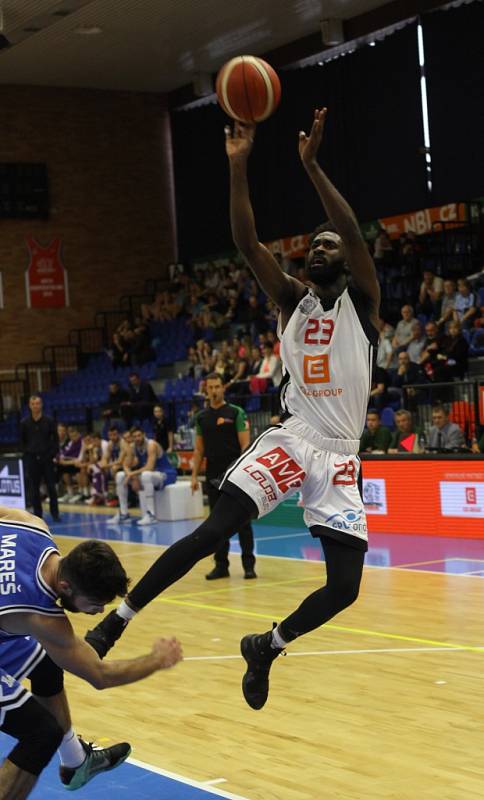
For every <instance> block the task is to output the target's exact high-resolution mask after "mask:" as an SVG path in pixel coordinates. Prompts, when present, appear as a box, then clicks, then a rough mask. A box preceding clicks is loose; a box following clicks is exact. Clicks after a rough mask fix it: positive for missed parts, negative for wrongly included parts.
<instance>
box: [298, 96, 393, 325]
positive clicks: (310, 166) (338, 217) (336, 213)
mask: <svg viewBox="0 0 484 800" xmlns="http://www.w3.org/2000/svg"><path fill="white" fill-rule="evenodd" d="M326 114H327V109H326V108H323V109H316V110H315V112H314V120H313V124H312V127H311V131H310V133H309V136H307V135H306V134H305V133H304V131H301V132H300V133H299V155H300V157H301V161H302V163H303V166H304V169H305V170H306V172H307V174H308V175H309V177H310V179H311V181H312V183H313V185H314V187H315V189H316V191H317V192H318V194H319V197H320V199H321V202H322V204H323V206H324V209H325V211H326V214H327V216H328V218H329V219H330V221H331V222H332V223H333V225H334V227H335V228H336V230H337V232H338V233H339V235H340V236H341V238H342V240H343V244H344V247H345V255H346V260H347V263H348V267H349V268H350V271H351V277H352V279H353V282H354V284H355V285H356V286H357V287H358V288H359V289H360V290H361V291H362V292H363V293H364V294H365V295H366V296H367V297H368V299H369V301H370V303H371V307H372V308H371V311H372V315H373V316H377V315H378V309H379V306H380V287H379V285H378V280H377V277H376V270H375V265H374V263H373V259H372V258H371V256H370V254H369V252H368V247H367V245H366V242H365V240H364V238H363V236H362V234H361V231H360V227H359V225H358V220H357V219H356V217H355V215H354V213H353V210H352V208H351V206H350V205H349V204H348V203H347V202H346V200H345V199H344V197H342V195H341V194H340V193H339V192H338V190H337V189H336V188H335V186H333V184H332V183H331V181H330V180H329V178H328V176H327V175H326V174H325V173H324V172H323V170H322V169H321V167H320V166H319V164H318V161H317V155H318V150H319V146H320V144H321V140H322V138H323V130H324V123H325V120H326Z"/></svg>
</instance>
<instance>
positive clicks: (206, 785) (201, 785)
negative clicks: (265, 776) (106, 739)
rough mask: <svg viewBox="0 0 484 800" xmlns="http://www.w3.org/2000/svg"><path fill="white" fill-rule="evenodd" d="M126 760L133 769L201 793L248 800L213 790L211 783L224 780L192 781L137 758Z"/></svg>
mask: <svg viewBox="0 0 484 800" xmlns="http://www.w3.org/2000/svg"><path fill="white" fill-rule="evenodd" d="M126 760H127V762H128V764H133V765H134V766H135V767H140V768H141V769H146V770H148V772H155V773H156V774H157V775H162V776H163V777H164V778H171V780H174V781H179V783H185V784H187V786H193V787H194V788H195V789H202V790H203V791H206V792H211V793H212V794H214V795H217V796H218V797H225V798H227V800H249V798H248V797H242V795H240V794H232V792H226V791H224V790H223V789H215V788H214V786H213V783H214V782H215V781H217V782H219V781H225V780H226V779H225V778H214V779H213V781H211V780H208V781H194V780H191V779H190V778H185V777H184V776H183V775H178V774H177V773H176V772H168V770H166V769H161V767H155V766H153V764H147V763H146V761H139V760H138V759H137V758H128V759H126Z"/></svg>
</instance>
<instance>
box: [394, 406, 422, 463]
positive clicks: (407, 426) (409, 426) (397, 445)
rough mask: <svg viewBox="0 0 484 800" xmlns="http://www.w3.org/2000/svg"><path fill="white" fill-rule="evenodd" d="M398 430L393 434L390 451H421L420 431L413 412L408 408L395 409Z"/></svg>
mask: <svg viewBox="0 0 484 800" xmlns="http://www.w3.org/2000/svg"><path fill="white" fill-rule="evenodd" d="M394 419H395V425H396V430H395V431H394V433H393V434H392V438H391V441H390V446H389V448H388V453H392V454H394V453H420V452H422V450H421V446H420V444H419V441H418V439H419V435H420V431H419V429H418V428H416V427H415V426H414V423H413V418H412V414H411V413H410V411H408V410H407V409H404V408H401V409H399V410H398V411H395V417H394Z"/></svg>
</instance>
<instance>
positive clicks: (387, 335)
mask: <svg viewBox="0 0 484 800" xmlns="http://www.w3.org/2000/svg"><path fill="white" fill-rule="evenodd" d="M394 333H395V330H394V329H393V328H392V326H391V325H390V324H389V323H388V322H385V320H383V319H380V336H379V340H378V352H377V356H376V365H377V367H381V368H382V369H389V367H390V364H391V362H392V358H393V347H392V339H393V336H394Z"/></svg>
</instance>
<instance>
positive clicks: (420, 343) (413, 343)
mask: <svg viewBox="0 0 484 800" xmlns="http://www.w3.org/2000/svg"><path fill="white" fill-rule="evenodd" d="M424 345H425V336H424V332H423V329H422V326H421V324H420V322H419V321H418V320H415V322H413V323H412V338H411V339H410V341H409V343H408V345H407V353H408V356H409V358H410V361H413V362H414V363H415V364H419V363H420V356H421V354H422V350H423V349H424Z"/></svg>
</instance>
